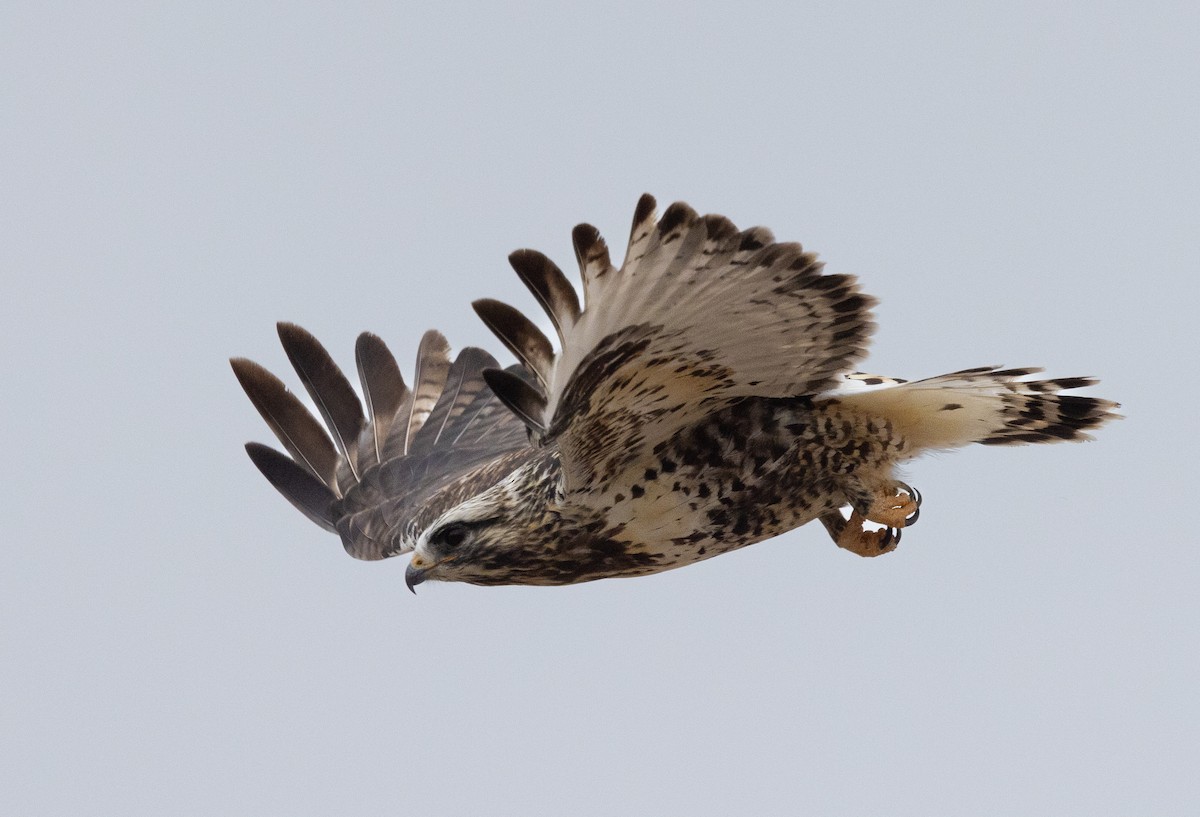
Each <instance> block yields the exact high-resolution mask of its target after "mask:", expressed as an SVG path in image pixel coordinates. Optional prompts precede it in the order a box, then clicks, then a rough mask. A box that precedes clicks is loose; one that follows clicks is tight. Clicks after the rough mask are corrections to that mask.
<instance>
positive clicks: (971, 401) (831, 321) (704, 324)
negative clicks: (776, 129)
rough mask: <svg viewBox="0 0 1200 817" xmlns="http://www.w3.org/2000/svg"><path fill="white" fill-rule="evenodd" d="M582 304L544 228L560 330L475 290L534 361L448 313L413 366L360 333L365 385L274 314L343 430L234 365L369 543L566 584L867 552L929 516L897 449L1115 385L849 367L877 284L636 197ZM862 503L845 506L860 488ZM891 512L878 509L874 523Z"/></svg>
mask: <svg viewBox="0 0 1200 817" xmlns="http://www.w3.org/2000/svg"><path fill="white" fill-rule="evenodd" d="M573 238H574V245H575V255H576V258H577V260H578V262H579V268H580V273H581V275H582V278H583V301H582V303H581V302H580V298H579V296H578V294H577V293H576V290H575V288H574V287H573V286H572V285H571V284H570V283H569V282H568V280H567V278H566V276H565V275H564V274H563V273H562V271H561V270H560V269H559V268H558V267H557V266H555V265H554V263H553V262H552V261H550V259H548V258H546V256H544V255H542V254H541V253H538V252H534V251H533V250H518V251H517V252H515V253H513V254H512V255H511V256H510V257H509V261H510V262H511V263H512V266H513V268H514V269H515V270H516V272H517V274H518V275H519V276H520V277H521V280H522V281H524V282H525V284H526V285H527V286H528V287H529V289H530V290H531V291H532V292H533V295H534V297H535V298H536V300H537V301H538V303H539V304H540V305H541V306H542V308H543V309H544V310H545V311H546V313H547V315H549V317H550V320H551V322H552V323H553V325H554V329H555V331H556V333H557V335H558V347H557V350H556V348H555V345H554V344H553V343H552V342H551V340H550V339H549V338H547V337H546V336H545V335H544V334H543V333H542V332H541V331H540V330H539V329H538V328H537V327H536V326H535V325H534V323H533V322H532V321H531V320H529V319H528V318H527V317H525V316H524V315H523V314H521V313H520V312H519V311H517V310H516V309H514V308H513V307H511V306H507V305H505V304H503V303H500V302H499V301H493V300H480V301H476V302H475V304H474V306H475V310H476V312H478V314H479V316H480V317H481V318H482V319H483V320H484V322H485V323H486V324H487V325H488V327H489V328H491V329H492V331H493V332H495V334H496V336H497V337H498V338H499V339H500V341H501V342H502V343H503V344H504V345H505V346H506V347H507V348H508V350H509V351H510V352H512V353H513V354H514V355H515V356H516V358H517V360H518V361H519V362H518V363H517V364H516V365H514V366H510V367H508V368H506V369H505V368H501V367H500V365H499V364H498V363H497V362H496V360H495V358H493V357H492V356H491V355H489V354H488V353H487V352H485V351H483V350H481V349H475V348H467V349H464V350H462V351H461V352H460V353H459V354H458V356H457V357H455V358H454V359H453V361H451V358H450V354H449V345H448V344H447V342H446V340H445V338H443V337H442V335H440V334H439V333H437V332H434V331H430V332H427V333H426V334H425V337H424V338H423V339H422V341H421V345H420V349H419V352H418V354H417V366H416V372H415V374H414V376H413V381H412V387H411V388H410V387H409V386H408V385H406V384H405V381H404V379H403V378H402V377H401V374H400V370H399V368H398V367H397V365H396V361H395V359H394V358H393V357H392V355H391V353H390V352H389V351H388V349H387V347H386V346H385V345H384V344H383V341H381V340H380V339H379V338H378V337H376V336H375V335H372V334H369V333H366V334H363V335H361V336H360V337H359V339H358V345H357V348H356V360H357V364H358V374H359V377H360V378H361V380H362V389H363V395H364V397H365V406H364V402H362V401H360V399H359V396H358V394H357V393H356V392H355V390H354V389H353V387H352V386H351V385H350V383H349V381H348V380H347V379H346V377H345V375H344V374H342V372H341V370H339V369H338V367H337V366H336V365H335V364H334V362H333V360H332V359H331V358H330V356H329V354H328V353H327V352H326V351H325V349H324V348H323V347H322V346H321V345H320V344H319V343H318V342H317V341H316V339H314V338H313V337H312V336H311V335H309V334H308V333H307V332H305V331H304V330H303V329H301V328H300V327H298V326H295V325H293V324H287V323H283V324H280V325H279V336H280V339H281V340H282V341H283V346H284V349H285V350H286V351H287V354H288V357H289V358H290V359H291V362H292V364H293V365H294V366H295V368H296V372H297V374H298V375H299V377H300V380H301V381H302V382H303V383H304V386H305V389H306V390H307V391H308V394H309V396H310V397H311V398H312V400H313V402H314V403H315V404H316V407H317V410H318V411H319V412H320V414H321V417H322V419H323V420H324V425H325V427H324V428H323V427H322V425H321V423H319V422H318V421H317V419H316V418H315V417H314V416H313V415H312V414H311V413H310V412H309V411H308V409H306V408H305V407H304V405H303V404H302V403H301V402H300V400H299V399H297V398H296V397H295V396H294V395H292V393H291V392H289V391H288V390H287V388H286V387H285V386H284V385H283V384H282V383H281V382H280V381H279V380H278V379H277V378H276V377H275V376H273V375H272V374H271V373H270V372H268V371H267V370H265V369H263V368H262V367H261V366H259V365H257V364H255V363H252V362H251V361H249V360H245V359H241V358H239V359H235V360H234V361H232V362H233V369H234V372H235V373H236V374H237V377H238V379H239V380H240V381H241V384H242V386H243V387H244V388H245V390H246V393H247V394H248V395H249V396H250V399H251V401H253V403H254V405H255V407H256V408H257V409H258V410H259V412H260V413H261V414H262V416H263V418H264V419H265V420H266V421H267V424H268V425H269V426H270V427H271V430H272V431H273V432H274V433H275V435H276V436H277V437H278V438H279V441H280V442H281V443H282V444H283V447H284V448H285V449H287V452H288V454H289V455H290V456H288V455H285V454H282V453H280V452H278V451H276V450H274V449H272V448H268V447H267V446H264V445H260V444H258V443H250V444H248V445H247V446H246V449H247V451H248V452H249V454H250V458H251V459H252V460H253V461H254V464H255V465H257V466H258V468H259V470H261V471H262V473H263V475H264V476H266V478H267V479H268V480H269V481H270V482H271V484H272V485H274V486H275V487H276V488H277V489H278V490H279V492H280V493H282V494H283V495H284V496H285V497H287V499H288V500H290V501H291V502H292V504H293V505H295V506H296V507H297V508H299V509H300V510H301V511H302V512H303V513H304V514H305V515H306V516H308V518H309V519H311V520H312V521H314V522H316V523H317V524H318V525H320V526H321V527H323V528H326V529H327V530H330V531H334V532H336V533H338V534H339V535H340V536H341V538H342V542H343V544H344V545H345V547H346V550H347V551H348V552H349V553H350V554H351V555H352V556H355V557H357V558H360V559H384V558H387V557H388V556H395V555H397V554H400V553H407V552H409V551H412V552H413V556H412V562H411V564H410V565H409V567H408V570H407V573H406V578H407V582H408V585H409V587H412V586H414V585H416V584H419V583H420V582H423V581H427V580H431V579H433V580H439V581H461V582H471V583H473V584H570V583H574V582H584V581H591V580H592V579H602V578H609V577H616V576H641V575H645V574H649V573H657V572H659V571H663V570H669V569H671V568H675V567H680V566H682V565H687V564H691V563H692V562H696V561H699V560H701V559H707V558H709V557H712V556H717V555H718V554H721V553H725V552H726V551H730V550H733V549H735V548H740V547H743V546H745V545H749V544H753V543H755V542H759V541H761V540H763V539H767V538H769V537H772V536H776V535H778V534H780V533H783V532H784V531H788V530H791V529H792V528H795V527H798V526H800V525H803V524H805V523H807V522H811V521H812V520H814V519H819V520H820V521H821V522H822V523H823V524H824V525H825V527H826V528H827V529H828V531H829V533H830V535H831V536H832V537H833V540H834V541H835V542H836V543H837V544H838V545H839V546H840V547H843V548H846V549H847V550H850V551H852V552H854V553H857V554H859V555H862V556H877V555H879V554H881V553H887V552H889V551H891V550H893V549H894V548H895V547H896V544H897V543H898V542H899V541H900V533H901V531H902V530H903V529H904V528H906V527H907V526H909V525H911V524H913V523H914V522H916V521H917V516H918V508H919V506H920V504H921V496H920V494H919V493H918V492H917V491H916V490H914V489H912V488H910V487H909V486H908V485H905V484H904V483H902V482H899V481H897V480H896V479H895V478H894V476H893V469H894V468H895V466H896V465H897V464H898V463H901V462H903V461H905V460H908V459H911V458H913V457H916V456H917V455H919V454H921V453H922V452H925V451H930V450H934V449H950V448H956V447H959V446H963V445H966V444H968V443H983V444H985V445H1010V444H1018V443H1041V442H1058V441H1061V440H1084V439H1088V437H1087V434H1086V432H1087V431H1088V430H1090V429H1093V428H1096V427H1097V426H1099V425H1101V424H1103V423H1104V422H1105V421H1107V420H1109V419H1111V418H1113V417H1115V416H1116V415H1115V414H1114V413H1113V410H1114V409H1115V408H1116V407H1117V404H1115V403H1112V402H1110V401H1108V400H1101V399H1098V398H1095V397H1078V396H1065V395H1063V394H1061V392H1062V391H1064V390H1067V389H1075V388H1079V387H1082V386H1090V385H1092V384H1093V383H1094V382H1095V381H1094V380H1092V379H1090V378H1084V377H1067V378H1059V379H1055V380H1035V379H1028V377H1027V376H1028V375H1031V374H1034V373H1035V372H1038V371H1040V370H1039V369H1002V368H1000V367H997V366H984V367H980V368H976V369H965V370H963V371H960V372H954V373H952V374H947V375H942V376H940V377H933V378H929V379H927V380H917V381H914V382H905V381H902V380H896V379H891V378H883V377H875V376H871V375H864V374H861V373H858V372H854V371H853V369H854V367H855V365H856V364H857V363H858V362H859V361H860V360H861V359H862V357H863V355H864V352H865V350H866V346H867V340H868V338H869V337H870V335H871V330H872V328H873V324H872V322H871V307H872V305H873V303H874V301H873V300H872V298H871V297H870V296H868V295H865V294H863V293H862V292H860V291H859V289H858V285H857V283H856V281H855V279H854V278H852V277H850V276H848V275H829V274H824V273H823V272H822V265H821V264H820V263H819V262H818V261H817V259H816V256H814V255H813V254H811V253H807V252H805V251H804V250H803V249H802V248H801V247H800V245H799V244H784V243H776V242H775V240H774V238H773V236H772V235H771V233H770V232H769V231H767V230H765V229H763V228H761V227H754V228H752V229H749V230H738V229H737V228H736V227H734V226H733V224H732V223H730V221H729V220H728V219H726V218H724V217H722V216H714V215H709V216H700V215H697V214H696V212H695V211H693V210H692V209H691V208H690V207H688V206H687V205H685V204H673V205H671V206H670V207H668V208H667V210H666V212H665V213H663V215H662V218H661V219H659V218H656V217H655V203H654V199H653V198H651V197H650V196H643V197H642V199H641V201H639V202H638V206H637V211H636V212H635V214H634V217H633V230H632V233H631V235H630V239H629V247H628V249H627V250H626V253H625V260H624V263H623V264H622V266H621V267H620V268H617V267H614V266H613V264H612V262H611V261H610V260H609V254H608V248H607V246H606V245H605V243H604V240H603V239H601V238H600V235H599V233H598V232H597V231H596V230H595V228H593V227H591V226H588V225H586V224H584V225H580V226H578V227H576V228H575V231H574V234H573ZM846 506H848V507H849V509H850V510H849V514H848V518H847V517H846V516H845V515H843V513H842V512H841V510H840V509H841V508H843V507H846ZM868 521H869V522H873V523H875V524H877V525H882V526H884V527H883V528H882V529H879V530H872V529H866V528H865V523H866V522H868Z"/></svg>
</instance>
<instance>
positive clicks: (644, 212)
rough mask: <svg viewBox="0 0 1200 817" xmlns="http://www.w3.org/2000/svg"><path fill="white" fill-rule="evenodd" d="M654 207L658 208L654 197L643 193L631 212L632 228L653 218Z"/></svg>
mask: <svg viewBox="0 0 1200 817" xmlns="http://www.w3.org/2000/svg"><path fill="white" fill-rule="evenodd" d="M656 207H658V202H657V201H655V200H654V196H651V195H650V194H649V193H643V194H642V197H641V198H640V199H638V203H637V207H635V208H634V210H633V226H635V227H636V226H637V225H639V224H641V223H642V222H643V221H645V220H646V219H648V218H650V217H651V216H653V215H654V209H655V208H656Z"/></svg>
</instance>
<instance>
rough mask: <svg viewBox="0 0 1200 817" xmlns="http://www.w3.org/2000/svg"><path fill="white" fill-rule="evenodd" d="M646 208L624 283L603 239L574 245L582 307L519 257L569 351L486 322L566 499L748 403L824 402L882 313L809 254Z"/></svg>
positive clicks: (493, 377) (524, 329)
mask: <svg viewBox="0 0 1200 817" xmlns="http://www.w3.org/2000/svg"><path fill="white" fill-rule="evenodd" d="M654 210H655V202H654V199H653V198H652V197H650V196H648V195H647V196H643V197H642V199H641V200H640V201H639V202H638V206H637V210H636V212H635V214H634V219H633V230H632V232H631V235H630V239H629V247H628V249H627V250H626V254H625V261H624V264H623V265H622V267H621V268H620V269H616V268H615V267H613V265H612V263H611V261H610V260H609V254H608V248H607V246H606V245H605V243H604V240H603V239H602V238H601V237H600V234H599V233H598V232H597V231H596V229H595V228H594V227H591V226H589V225H586V224H582V225H580V226H578V227H576V228H575V231H574V233H573V238H574V244H575V253H576V258H577V260H578V262H579V267H580V272H581V274H582V277H583V294H584V305H585V306H584V307H583V308H581V307H580V305H579V301H578V298H577V296H576V295H575V291H574V289H573V288H572V287H571V285H570V284H569V283H568V282H567V280H566V278H565V276H564V275H563V273H562V271H561V270H559V269H558V267H556V266H555V265H554V264H553V262H551V261H550V260H549V259H548V258H546V257H545V256H543V255H541V254H540V253H536V252H534V251H532V250H519V251H518V252H516V253H513V255H512V256H511V257H510V261H511V262H512V265H513V267H514V268H515V269H516V271H517V273H518V274H519V275H520V276H521V278H522V279H523V280H524V281H525V283H526V284H527V285H528V286H529V288H530V289H531V290H532V291H533V293H534V295H535V297H537V299H538V301H539V303H540V304H541V305H542V307H543V308H544V309H545V310H546V312H547V313H548V314H549V316H550V319H551V321H552V322H553V324H554V327H555V329H556V331H557V332H558V335H559V340H560V344H561V348H560V350H559V351H558V353H557V354H554V353H553V351H552V347H551V344H550V341H549V340H548V339H547V338H545V337H544V336H543V335H542V334H541V332H540V331H539V330H538V329H537V328H536V327H535V326H534V325H533V323H532V322H531V321H529V320H528V319H526V318H524V317H523V316H521V315H520V313H519V312H517V311H516V310H515V309H513V308H512V307H508V306H505V305H504V304H500V303H498V302H496V301H488V300H485V301H479V302H476V304H475V307H476V310H477V311H478V312H479V314H480V316H481V317H482V318H483V319H484V321H485V322H486V323H487V324H488V325H489V327H491V328H492V330H493V331H494V332H496V334H497V335H498V336H499V337H500V339H501V340H502V341H503V342H504V343H505V345H506V346H508V348H509V349H510V350H512V351H513V352H514V354H516V355H517V357H518V359H520V360H521V361H522V362H523V363H524V364H525V365H526V366H527V367H528V368H529V369H530V370H531V371H532V372H533V374H534V376H535V379H536V382H535V383H532V384H531V383H529V382H526V381H522V380H519V379H517V378H515V377H511V376H508V375H505V374H503V373H499V372H489V373H487V377H488V380H489V383H490V384H491V385H492V388H493V390H495V392H496V394H497V396H498V397H499V398H500V399H501V400H503V401H504V402H505V403H506V404H507V405H509V407H510V408H512V409H513V411H514V412H515V413H516V414H517V415H518V416H519V417H521V419H522V420H523V421H524V422H525V423H526V424H527V425H528V426H529V427H530V429H531V431H532V432H533V434H534V435H535V437H536V438H538V439H540V440H541V441H543V442H549V441H553V442H554V443H555V444H556V445H557V447H558V449H559V451H560V453H561V459H562V467H563V478H564V487H565V489H566V490H567V491H568V492H570V493H577V494H578V493H590V492H593V491H597V490H603V488H604V487H605V485H607V484H608V483H610V482H612V481H613V480H614V479H615V478H616V476H617V475H618V474H620V473H621V472H622V470H623V469H624V468H625V467H627V466H628V465H629V464H630V463H632V462H634V461H635V460H637V459H638V457H639V456H640V455H641V454H642V453H644V452H645V451H646V450H647V449H649V448H651V447H652V446H653V445H654V444H655V443H657V442H659V441H661V440H663V439H666V438H667V437H669V436H670V435H671V434H673V433H674V432H675V431H677V430H679V429H681V428H683V427H685V426H687V425H689V424H691V423H693V422H695V421H696V420H699V419H700V418H702V417H703V416H705V415H707V414H709V413H711V412H712V411H714V410H716V409H717V408H720V407H721V406H723V405H727V404H729V403H730V402H732V401H735V400H737V399H739V398H742V397H747V396H760V397H785V396H798V395H812V394H817V393H819V392H822V391H824V390H826V389H828V388H830V387H831V386H833V385H834V384H835V382H836V378H837V376H838V375H839V374H840V373H843V372H846V371H847V370H849V369H851V368H852V367H853V365H854V363H855V362H857V361H858V360H860V359H861V358H862V357H863V355H864V353H865V351H866V344H867V341H868V338H869V336H870V334H871V331H872V329H873V328H874V325H873V323H872V322H871V316H870V309H871V306H872V305H873V304H874V300H873V299H872V298H870V297H869V296H867V295H864V294H862V293H861V292H859V291H858V288H857V285H856V282H855V279H854V278H852V277H851V276H848V275H824V274H822V271H821V268H822V265H821V264H820V263H819V262H818V261H817V259H816V256H815V255H813V254H812V253H807V252H805V251H804V250H803V248H802V247H801V246H800V245H799V244H791V243H775V241H774V237H773V236H772V235H771V233H770V232H769V231H768V230H766V229H764V228H762V227H754V228H751V229H748V230H741V231H739V230H738V229H737V228H736V227H735V226H734V225H733V224H732V223H731V222H730V221H729V220H728V219H727V218H725V217H723V216H716V215H707V216H700V215H697V213H696V212H695V211H694V210H692V208H690V207H688V206H687V205H686V204H682V203H675V204H672V205H671V206H670V207H668V208H667V210H666V212H664V213H663V216H662V218H661V219H657V220H656V218H655V212H654Z"/></svg>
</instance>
